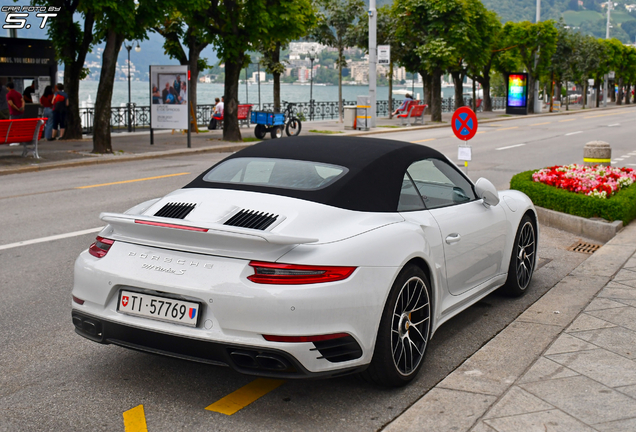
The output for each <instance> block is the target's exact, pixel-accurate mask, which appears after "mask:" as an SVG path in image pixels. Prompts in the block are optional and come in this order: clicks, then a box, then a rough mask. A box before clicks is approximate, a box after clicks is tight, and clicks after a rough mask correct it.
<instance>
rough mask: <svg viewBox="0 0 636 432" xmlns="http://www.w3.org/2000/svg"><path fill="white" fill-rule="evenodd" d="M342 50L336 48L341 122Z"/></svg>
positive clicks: (340, 120)
mask: <svg viewBox="0 0 636 432" xmlns="http://www.w3.org/2000/svg"><path fill="white" fill-rule="evenodd" d="M342 51H343V48H338V121H339V122H340V123H342V122H343V119H342V111H343V108H342V54H343V52H342Z"/></svg>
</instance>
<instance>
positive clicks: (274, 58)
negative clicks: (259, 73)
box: [257, 0, 316, 112]
mask: <svg viewBox="0 0 636 432" xmlns="http://www.w3.org/2000/svg"><path fill="white" fill-rule="evenodd" d="M288 3H289V5H290V6H295V10H294V11H290V13H293V17H294V19H291V20H288V21H286V22H285V25H282V26H280V28H277V29H276V30H275V31H273V32H271V36H270V37H269V38H268V39H266V40H262V41H260V43H259V44H257V49H258V51H260V52H261V53H262V54H263V59H262V60H261V63H262V64H263V66H265V71H266V72H267V73H270V74H272V76H273V79H274V111H275V112H280V76H281V74H283V73H285V65H284V64H283V63H282V62H281V61H280V50H281V48H285V49H286V47H287V45H288V44H289V42H291V41H292V40H294V39H298V38H300V37H303V36H306V35H307V34H308V33H309V32H310V31H311V29H312V28H313V26H315V25H316V11H315V10H314V7H313V5H312V4H311V2H310V0H293V1H289V2H288ZM277 27H278V26H277ZM310 73H312V74H313V71H311V72H310Z"/></svg>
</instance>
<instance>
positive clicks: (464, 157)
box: [451, 106, 478, 177]
mask: <svg viewBox="0 0 636 432" xmlns="http://www.w3.org/2000/svg"><path fill="white" fill-rule="evenodd" d="M477 126H478V121H477V116H476V115H475V112H474V111H473V110H471V109H470V108H468V107H466V106H464V107H461V108H458V109H457V110H455V113H454V114H453V117H452V119H451V129H452V130H453V133H454V134H455V136H456V137H457V138H459V139H460V140H462V141H463V142H464V143H463V144H460V145H459V146H458V147H457V160H458V161H464V172H465V174H466V177H468V162H469V161H471V160H472V155H473V149H472V147H471V146H470V145H469V144H468V140H470V139H472V138H473V137H474V136H475V134H476V133H477Z"/></svg>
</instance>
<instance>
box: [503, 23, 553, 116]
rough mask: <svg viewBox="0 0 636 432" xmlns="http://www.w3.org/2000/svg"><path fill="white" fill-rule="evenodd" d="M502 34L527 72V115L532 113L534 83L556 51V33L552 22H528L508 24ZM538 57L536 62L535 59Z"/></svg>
mask: <svg viewBox="0 0 636 432" xmlns="http://www.w3.org/2000/svg"><path fill="white" fill-rule="evenodd" d="M503 34H504V36H505V38H506V39H507V41H508V44H510V45H515V48H514V49H515V51H516V52H517V53H518V54H519V57H520V58H521V61H522V63H523V65H524V66H525V68H526V70H527V71H528V113H531V114H532V113H534V86H535V82H537V81H538V80H539V77H540V76H541V74H542V73H544V72H545V71H546V70H547V68H548V66H549V64H550V61H551V59H552V56H553V55H554V51H555V50H556V41H557V36H558V32H557V29H556V27H555V26H554V21H551V20H550V21H542V22H539V23H536V24H533V23H531V22H529V21H524V22H521V23H512V22H508V23H506V25H505V26H504V29H503ZM536 57H538V61H535V58H536Z"/></svg>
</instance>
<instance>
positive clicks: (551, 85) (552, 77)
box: [550, 72, 554, 112]
mask: <svg viewBox="0 0 636 432" xmlns="http://www.w3.org/2000/svg"><path fill="white" fill-rule="evenodd" d="M553 108H554V72H552V74H551V76H550V112H552V110H553Z"/></svg>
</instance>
